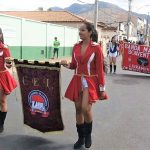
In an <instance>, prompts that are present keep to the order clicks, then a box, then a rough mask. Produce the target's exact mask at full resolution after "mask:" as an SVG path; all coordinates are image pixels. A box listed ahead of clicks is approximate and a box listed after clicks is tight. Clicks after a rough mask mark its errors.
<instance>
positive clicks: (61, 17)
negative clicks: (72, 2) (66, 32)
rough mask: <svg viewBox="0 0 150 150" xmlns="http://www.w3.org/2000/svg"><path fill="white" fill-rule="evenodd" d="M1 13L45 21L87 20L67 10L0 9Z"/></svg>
mask: <svg viewBox="0 0 150 150" xmlns="http://www.w3.org/2000/svg"><path fill="white" fill-rule="evenodd" d="M0 13H2V14H6V15H11V16H16V17H21V18H26V19H31V20H37V21H43V22H83V21H84V20H85V19H84V18H82V17H79V16H77V15H74V14H72V13H70V12H67V11H0Z"/></svg>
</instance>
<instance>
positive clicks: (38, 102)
mask: <svg viewBox="0 0 150 150" xmlns="http://www.w3.org/2000/svg"><path fill="white" fill-rule="evenodd" d="M28 103H29V105H30V108H31V114H32V115H35V114H36V112H39V113H41V114H42V117H48V115H49V113H48V112H47V110H48V108H49V101H48V98H47V96H46V95H45V94H44V93H43V92H42V91H40V90H32V91H31V92H30V93H29V95H28Z"/></svg>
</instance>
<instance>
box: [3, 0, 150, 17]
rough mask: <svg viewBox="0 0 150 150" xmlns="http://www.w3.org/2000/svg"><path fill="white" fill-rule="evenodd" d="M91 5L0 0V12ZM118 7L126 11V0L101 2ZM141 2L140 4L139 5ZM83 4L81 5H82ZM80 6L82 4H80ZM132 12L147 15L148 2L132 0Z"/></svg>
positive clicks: (72, 0)
mask: <svg viewBox="0 0 150 150" xmlns="http://www.w3.org/2000/svg"><path fill="white" fill-rule="evenodd" d="M79 1H82V2H84V3H90V4H93V3H94V2H95V0H0V11H6V10H7V11H10V10H12V11H17V10H31V11H32V10H36V9H37V8H38V7H43V8H44V10H47V9H48V8H50V7H54V6H57V7H61V8H65V7H68V6H70V5H71V4H72V3H80V2H79ZM102 1H105V2H110V3H113V4H116V5H118V6H119V7H121V8H124V9H125V10H128V0H102ZM141 1H142V4H141ZM84 3H83V4H84ZM80 4H82V3H80ZM132 11H134V12H137V13H145V14H148V12H150V0H132Z"/></svg>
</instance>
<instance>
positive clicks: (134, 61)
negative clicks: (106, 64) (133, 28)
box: [122, 43, 150, 74]
mask: <svg viewBox="0 0 150 150" xmlns="http://www.w3.org/2000/svg"><path fill="white" fill-rule="evenodd" d="M122 55H123V60H122V69H123V70H129V71H135V72H141V73H147V74H150V46H145V45H137V44H131V43H124V51H123V54H122Z"/></svg>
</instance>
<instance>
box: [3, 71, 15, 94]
mask: <svg viewBox="0 0 150 150" xmlns="http://www.w3.org/2000/svg"><path fill="white" fill-rule="evenodd" d="M16 87H17V83H16V81H15V79H14V78H13V77H12V76H11V75H10V73H9V71H4V72H0V89H1V90H3V91H4V93H5V94H7V95H8V94H10V93H11V92H12V91H13V90H14V89H15V88H16Z"/></svg>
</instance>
